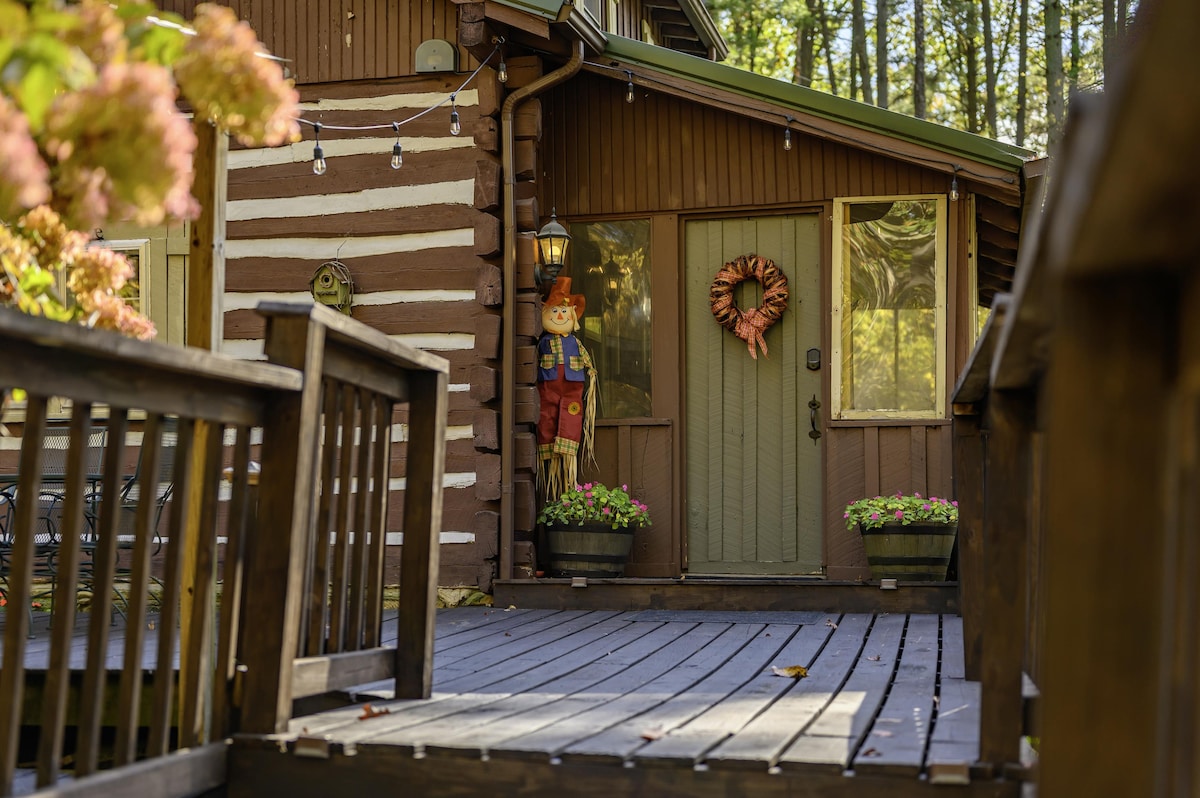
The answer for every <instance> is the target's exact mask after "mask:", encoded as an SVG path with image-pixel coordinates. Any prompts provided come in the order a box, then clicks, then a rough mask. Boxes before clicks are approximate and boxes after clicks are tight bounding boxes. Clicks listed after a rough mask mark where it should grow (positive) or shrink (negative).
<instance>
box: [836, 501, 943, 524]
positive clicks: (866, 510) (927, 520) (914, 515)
mask: <svg viewBox="0 0 1200 798" xmlns="http://www.w3.org/2000/svg"><path fill="white" fill-rule="evenodd" d="M843 517H844V518H845V519H846V528H847V529H854V527H855V526H858V525H860V524H861V525H862V528H863V529H878V528H879V527H881V526H883V525H884V524H885V523H898V524H903V525H904V526H909V525H911V524H957V523H958V502H956V501H950V500H949V499H941V498H938V497H937V496H930V497H928V498H926V497H923V496H921V494H919V493H914V494H912V495H910V496H905V495H904V494H903V493H897V494H896V495H894V496H876V497H875V498H873V499H859V500H858V501H856V502H852V503H850V504H847V505H846V514H845V515H844V516H843Z"/></svg>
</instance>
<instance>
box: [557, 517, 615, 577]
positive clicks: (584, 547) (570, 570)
mask: <svg viewBox="0 0 1200 798" xmlns="http://www.w3.org/2000/svg"><path fill="white" fill-rule="evenodd" d="M546 548H547V549H548V551H549V565H550V568H549V570H550V575H551V576H589V577H594V578H601V577H612V576H624V574H625V562H626V561H627V560H628V559H629V551H630V549H631V548H633V529H632V528H629V527H622V528H619V529H613V528H612V526H611V525H609V524H602V523H585V524H582V525H579V524H573V525H571V526H562V527H560V526H548V527H546Z"/></svg>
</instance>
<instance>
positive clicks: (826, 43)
mask: <svg viewBox="0 0 1200 798" xmlns="http://www.w3.org/2000/svg"><path fill="white" fill-rule="evenodd" d="M821 42H822V46H821V49H823V50H824V51H825V68H826V70H827V71H828V72H829V93H830V94H832V95H834V96H835V97H836V96H837V93H838V81H837V67H836V66H835V65H834V62H833V31H831V30H830V29H829V13H828V12H827V11H826V10H825V4H824V3H821Z"/></svg>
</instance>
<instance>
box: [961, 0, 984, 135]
mask: <svg viewBox="0 0 1200 798" xmlns="http://www.w3.org/2000/svg"><path fill="white" fill-rule="evenodd" d="M966 5H967V29H966V32H965V33H964V39H965V41H964V42H963V44H964V52H965V54H966V62H967V80H966V95H967V96H966V97H965V100H966V103H965V105H966V109H967V130H969V131H971V132H972V133H978V132H979V131H980V130H981V129H982V128H983V125H981V124H980V122H979V45H978V44H977V39H978V38H979V12H978V10H977V9H976V7H975V0H967V4H966Z"/></svg>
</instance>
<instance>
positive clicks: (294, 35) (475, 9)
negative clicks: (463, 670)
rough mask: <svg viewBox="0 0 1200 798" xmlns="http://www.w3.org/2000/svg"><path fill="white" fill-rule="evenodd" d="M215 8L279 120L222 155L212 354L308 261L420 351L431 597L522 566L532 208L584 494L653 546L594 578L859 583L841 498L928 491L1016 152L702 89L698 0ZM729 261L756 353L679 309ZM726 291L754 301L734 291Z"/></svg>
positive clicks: (1019, 189) (739, 83)
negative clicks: (553, 264)
mask: <svg viewBox="0 0 1200 798" xmlns="http://www.w3.org/2000/svg"><path fill="white" fill-rule="evenodd" d="M227 4H228V5H230V6H232V7H233V8H234V10H235V11H236V12H237V13H238V14H239V16H240V17H242V18H243V19H245V20H248V21H249V23H250V24H251V25H252V26H253V27H254V29H255V30H256V32H257V33H258V35H259V38H260V39H261V40H262V41H263V43H264V44H265V46H266V47H267V48H268V49H269V50H270V51H271V52H272V53H274V54H275V55H276V56H278V57H280V58H282V59H284V63H285V64H286V67H287V70H288V71H289V73H290V75H291V77H293V78H294V79H295V81H296V84H297V87H298V89H299V90H300V93H301V99H302V108H303V120H304V121H305V122H306V123H307V124H306V125H304V126H303V129H304V132H305V140H304V141H302V142H300V143H297V144H294V145H290V146H285V147H282V148H277V149H270V150H267V149H237V148H233V149H232V150H231V151H230V152H229V153H228V160H227V171H226V174H227V180H228V185H227V192H228V204H227V206H226V211H225V221H224V224H225V228H224V230H225V232H224V242H223V250H224V264H223V270H222V269H217V270H216V271H215V272H214V274H215V276H214V279H215V280H217V281H218V284H217V286H216V288H215V289H214V292H213V293H214V297H215V299H214V303H213V304H214V307H213V308H211V312H212V313H214V314H216V316H215V317H216V318H218V319H220V323H219V325H218V330H217V334H216V335H215V338H216V339H219V347H220V348H221V349H222V350H223V351H225V352H228V353H233V354H236V355H239V356H242V357H246V358H256V357H261V352H262V338H263V322H262V319H261V318H260V317H258V316H256V315H255V314H254V313H253V310H252V309H253V308H254V306H255V305H256V304H257V303H258V302H260V301H262V300H292V299H297V298H305V297H308V296H309V294H310V288H311V285H310V283H311V282H312V281H313V280H314V278H315V276H316V274H317V272H318V271H319V270H321V269H322V268H323V267H325V265H326V264H336V265H337V266H338V268H339V269H344V274H345V275H348V277H347V280H348V281H349V282H351V283H352V290H353V294H352V299H351V300H350V306H349V313H350V315H352V316H353V317H354V318H356V319H359V320H361V321H364V322H366V323H367V324H369V325H371V326H374V327H376V328H377V329H379V330H381V331H383V332H384V333H386V334H387V335H389V336H392V337H393V338H395V339H398V340H401V341H404V342H406V343H409V344H413V345H416V346H418V347H421V348H424V349H427V350H430V351H433V352H435V353H437V354H439V355H442V356H444V357H446V358H448V360H449V361H450V364H451V380H450V382H451V386H450V391H451V394H450V396H451V399H450V409H449V414H450V415H449V423H448V426H447V440H446V444H447V462H446V469H445V471H446V473H445V514H444V521H443V529H442V534H441V542H442V544H443V546H442V549H443V552H442V560H441V562H442V565H441V583H442V584H444V585H471V586H478V587H480V588H482V589H483V590H492V588H493V582H494V581H495V580H497V579H499V580H502V581H507V580H512V579H513V578H514V577H524V578H528V577H530V576H532V574H533V572H534V571H535V569H536V568H537V567H538V566H537V563H536V560H537V553H536V551H537V543H538V540H537V524H536V516H537V512H538V509H539V504H540V502H541V501H543V500H544V498H545V497H541V496H539V495H537V491H536V489H535V472H536V466H537V463H536V459H535V458H536V446H535V439H534V423H535V421H536V418H537V413H538V400H537V392H536V369H535V367H534V352H535V344H536V339H537V336H538V335H539V334H540V332H541V328H540V321H539V313H538V310H539V302H540V301H541V296H542V293H543V292H542V289H543V286H542V285H541V283H539V280H538V273H537V263H536V258H535V246H534V240H535V234H536V232H537V231H538V229H539V228H540V227H541V226H542V225H543V224H544V223H545V222H546V221H547V219H548V218H550V217H551V216H553V217H555V218H556V219H557V220H558V221H559V222H561V223H563V224H564V225H565V226H566V228H567V229H568V230H569V232H570V234H571V236H572V245H571V248H570V250H569V254H568V257H567V263H566V266H565V268H564V270H563V272H562V273H563V275H565V276H569V277H571V278H572V280H573V284H574V286H575V290H577V291H581V292H582V293H584V295H585V296H586V298H587V310H586V312H585V315H584V318H583V328H582V331H581V335H582V336H583V338H584V341H585V343H586V346H587V347H588V349H589V351H591V352H592V353H593V355H594V357H595V359H596V361H597V366H598V370H599V373H600V392H599V393H600V405H599V420H598V422H597V430H596V451H597V458H596V462H595V464H594V465H592V466H590V467H589V468H588V469H585V471H584V474H585V476H586V477H587V478H592V479H599V480H602V481H604V482H606V483H609V484H628V485H629V486H630V490H631V492H632V494H633V495H634V496H635V497H636V498H638V499H640V500H642V501H644V502H646V504H647V505H648V506H649V507H650V510H651V514H652V517H653V520H654V523H653V526H651V527H649V528H647V529H645V530H642V531H641V532H639V533H638V537H637V539H636V541H635V543H634V549H633V552H632V554H631V557H630V562H629V564H628V566H627V568H626V575H627V576H629V577H644V578H650V579H659V580H676V582H677V580H679V579H680V578H681V577H684V576H686V577H689V578H692V579H695V578H696V577H706V576H739V577H751V578H757V577H805V578H808V577H814V578H817V579H824V580H827V581H853V580H860V579H864V578H866V577H867V575H868V570H867V568H866V558H865V554H864V551H863V548H862V544H861V542H860V540H859V536H858V534H857V532H853V531H848V530H847V529H846V527H845V524H844V522H843V518H842V512H843V507H844V506H845V505H846V503H847V502H849V501H852V500H854V499H857V498H860V497H862V496H867V495H872V496H873V495H877V494H880V493H887V492H895V491H905V492H911V491H916V492H921V493H927V494H932V495H943V496H948V495H951V492H952V490H953V488H952V484H951V483H952V479H951V467H950V459H951V440H950V418H951V414H950V408H949V396H950V390H951V387H952V386H953V385H954V382H955V379H956V377H957V375H958V373H959V371H960V369H961V368H962V366H963V364H964V363H965V361H966V358H967V357H968V355H969V353H970V351H971V349H972V346H973V344H974V341H975V338H976V335H977V331H978V330H979V328H980V325H981V323H982V319H983V317H984V316H985V315H986V310H985V309H986V308H987V307H988V306H989V305H990V303H991V299H992V297H993V296H994V294H995V293H996V292H997V291H1002V290H1007V289H1008V288H1009V286H1010V284H1011V279H1012V274H1013V267H1014V264H1015V262H1016V252H1017V246H1018V243H1019V240H1020V235H1021V230H1022V218H1023V211H1024V206H1025V200H1026V197H1027V196H1028V195H1029V192H1028V190H1027V185H1028V184H1029V183H1030V182H1031V181H1034V180H1036V179H1038V177H1039V172H1040V166H1039V164H1040V163H1041V162H1038V161H1032V160H1031V155H1032V154H1031V153H1029V152H1027V151H1024V150H1021V149H1018V148H1015V147H1012V146H1008V145H1005V144H1002V143H1000V142H996V141H992V140H989V139H986V138H982V137H979V136H975V135H972V134H968V133H964V132H960V131H956V130H951V129H947V128H944V127H941V126H939V125H936V124H933V123H930V122H926V121H922V120H917V119H913V118H910V117H906V116H903V115H901V114H897V113H894V112H890V111H887V110H883V109H879V108H876V107H873V106H868V105H864V104H861V103H858V102H854V101H851V100H848V99H845V98H840V97H835V96H830V95H827V94H824V93H821V92H817V91H814V90H810V89H808V88H805V87H802V86H796V85H792V84H789V83H785V82H781V81H777V80H772V79H769V78H765V77H761V76H758V75H753V74H749V73H746V72H744V71H741V70H738V69H735V68H732V67H729V66H726V65H723V64H721V63H719V61H720V59H722V58H723V57H724V55H725V54H726V52H727V48H726V45H725V44H724V42H723V41H722V39H721V37H720V35H719V33H718V32H717V29H716V27H715V25H714V24H713V21H712V19H711V17H710V16H709V14H708V12H707V11H706V9H705V7H704V4H703V3H701V2H698V0H661V1H660V0H656V1H655V2H647V1H645V0H621V2H616V1H615V0H609V2H599V1H596V0H586V2H583V3H577V4H574V3H570V2H567V3H559V2H555V0H521V1H520V2H517V1H516V0H488V1H487V2H458V1H457V0H455V1H454V2H451V0H423V1H422V2H396V1H395V0H334V1H333V2H328V0H322V2H319V3H318V2H316V0H306V1H305V2H301V3H299V4H294V3H291V2H289V3H283V2H279V0H256V2H253V3H251V2H249V1H248V0H230V1H229V2H227ZM160 5H161V6H162V7H163V8H164V9H166V10H170V11H174V12H178V13H180V14H182V15H183V16H184V17H185V18H186V17H188V16H189V15H190V14H191V12H192V10H193V8H194V5H195V4H194V3H193V2H191V0H161V2H160ZM501 73H504V77H506V80H505V81H501V79H500V78H501ZM452 111H453V113H454V115H455V117H456V118H457V119H459V120H461V121H460V122H459V126H460V128H461V130H460V132H459V134H458V135H454V134H452V133H453V132H452V131H451V129H450V128H451V124H450V115H451V112H452ZM313 123H320V125H321V126H322V127H321V128H320V129H319V130H318V129H316V128H315V127H314V124H313ZM394 123H399V124H394ZM314 133H315V134H317V135H319V139H320V144H321V146H322V150H323V154H324V156H325V163H326V170H325V172H324V174H321V175H317V174H314V170H313V151H314V144H315V141H314ZM396 145H399V152H401V153H402V163H401V164H400V168H390V165H389V157H390V156H391V155H392V154H393V153H394V152H396ZM743 255H759V256H761V257H763V258H768V259H770V260H771V261H772V262H774V263H775V264H776V265H777V266H778V267H779V269H780V270H781V271H782V272H783V274H784V275H785V276H786V278H787V280H788V285H789V295H788V300H787V304H786V309H785V310H784V312H783V314H782V317H781V318H780V319H779V320H778V322H776V323H775V324H773V325H772V326H770V327H769V328H768V329H766V330H765V332H764V337H763V341H762V343H763V344H764V345H763V346H761V347H750V348H748V347H747V345H746V343H745V342H744V341H742V340H739V339H738V338H737V337H735V336H734V335H733V334H732V333H730V332H727V331H726V330H724V329H722V327H720V326H719V325H718V324H717V323H716V321H715V320H714V318H713V316H712V313H711V312H710V306H709V292H710V287H711V284H712V281H713V278H714V275H715V274H716V273H717V271H718V270H720V269H721V268H722V266H723V264H725V263H728V262H731V261H733V260H735V259H736V258H738V257H739V256H743ZM167 282H169V280H165V279H160V280H159V281H158V283H159V284H166V283H167ZM734 298H735V301H736V302H737V303H738V305H739V307H742V308H750V307H754V306H757V305H758V304H759V303H760V302H761V300H762V293H761V287H760V286H759V285H758V284H757V283H755V281H753V280H749V281H746V282H744V283H742V284H741V285H740V286H739V287H738V288H737V290H736V292H735V297H734ZM193 308H194V306H193ZM194 312H195V311H194V310H189V313H194ZM176 334H178V332H177V333H176ZM756 348H757V349H758V351H757V352H756V353H755V355H754V356H752V350H754V349H756ZM396 422H397V427H396V431H395V434H394V435H393V440H394V441H395V443H394V453H393V466H392V473H391V478H392V487H393V488H394V489H395V491H396V493H397V494H400V493H402V490H403V485H404V482H403V477H404V464H405V459H406V443H405V435H406V426H405V422H406V419H405V418H404V417H403V416H398V417H397V419H396ZM397 500H398V496H397ZM393 533H395V534H393V535H392V536H391V537H390V538H389V543H392V544H398V543H399V542H400V541H401V540H402V536H401V533H402V530H400V529H396V530H393ZM518 581H519V580H518Z"/></svg>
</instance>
